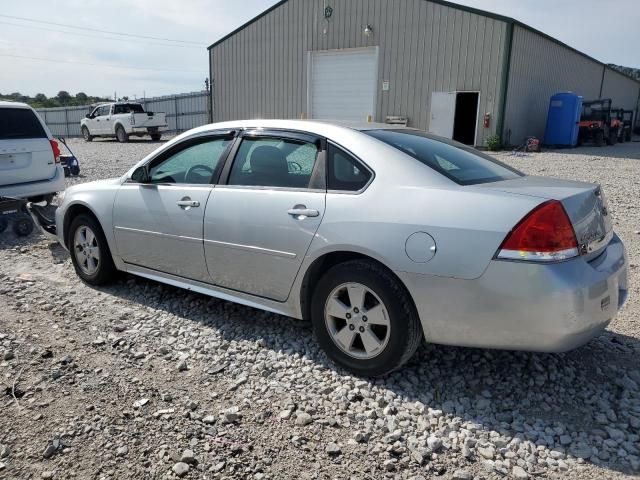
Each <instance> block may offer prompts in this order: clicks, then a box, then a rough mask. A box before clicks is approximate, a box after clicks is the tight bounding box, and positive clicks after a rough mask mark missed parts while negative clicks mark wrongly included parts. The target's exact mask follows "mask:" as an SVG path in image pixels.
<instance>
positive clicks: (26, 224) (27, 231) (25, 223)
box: [13, 215, 33, 237]
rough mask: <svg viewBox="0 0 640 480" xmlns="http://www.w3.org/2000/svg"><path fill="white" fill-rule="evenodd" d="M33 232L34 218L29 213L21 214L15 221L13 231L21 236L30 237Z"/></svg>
mask: <svg viewBox="0 0 640 480" xmlns="http://www.w3.org/2000/svg"><path fill="white" fill-rule="evenodd" d="M31 232H33V220H31V217H30V216H29V215H20V216H18V217H16V219H15V220H14V221H13V233H15V234H16V235H17V236H19V237H28V236H29V235H31Z"/></svg>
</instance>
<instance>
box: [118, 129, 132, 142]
mask: <svg viewBox="0 0 640 480" xmlns="http://www.w3.org/2000/svg"><path fill="white" fill-rule="evenodd" d="M116 139H117V140H118V142H120V143H127V142H128V141H129V135H128V134H127V132H125V130H124V127H123V126H122V125H118V126H117V127H116Z"/></svg>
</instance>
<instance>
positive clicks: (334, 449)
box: [326, 442, 342, 455]
mask: <svg viewBox="0 0 640 480" xmlns="http://www.w3.org/2000/svg"><path fill="white" fill-rule="evenodd" d="M326 451H327V453H328V454H329V455H340V454H341V453H342V449H341V448H340V447H339V446H338V444H337V443H334V442H330V443H329V444H328V445H327V448H326Z"/></svg>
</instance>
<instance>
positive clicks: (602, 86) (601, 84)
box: [598, 65, 607, 98]
mask: <svg viewBox="0 0 640 480" xmlns="http://www.w3.org/2000/svg"><path fill="white" fill-rule="evenodd" d="M606 75H607V66H606V65H603V66H602V79H600V94H599V95H598V98H602V91H603V90H604V77H605V76H606Z"/></svg>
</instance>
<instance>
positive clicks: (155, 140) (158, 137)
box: [151, 133, 162, 142]
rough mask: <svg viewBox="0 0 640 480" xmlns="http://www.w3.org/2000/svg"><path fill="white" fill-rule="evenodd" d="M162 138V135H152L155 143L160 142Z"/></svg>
mask: <svg viewBox="0 0 640 480" xmlns="http://www.w3.org/2000/svg"><path fill="white" fill-rule="evenodd" d="M161 138H162V134H161V133H152V134H151V140H153V141H154V142H157V141H159V140H160V139H161Z"/></svg>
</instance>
